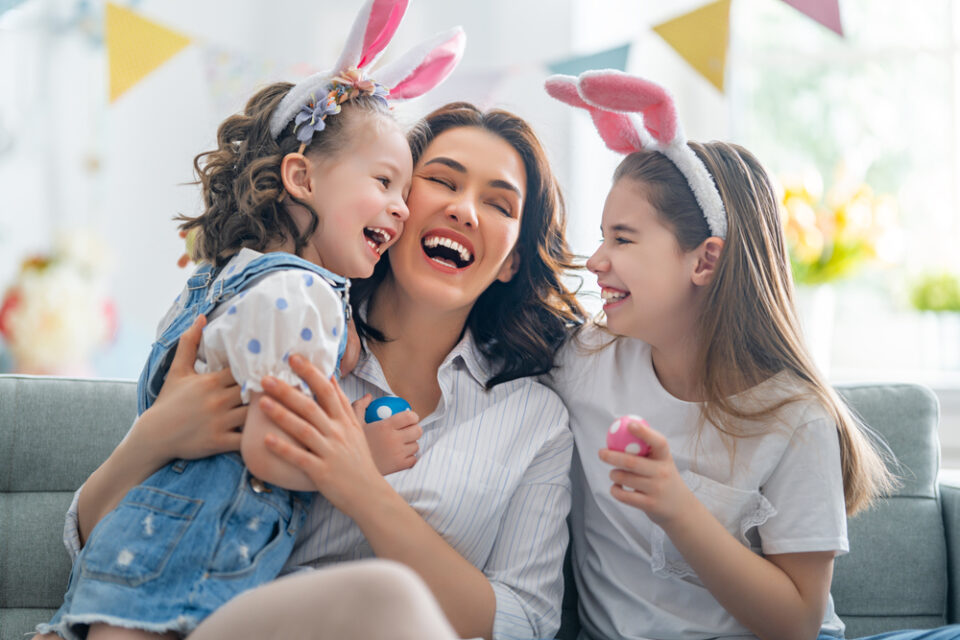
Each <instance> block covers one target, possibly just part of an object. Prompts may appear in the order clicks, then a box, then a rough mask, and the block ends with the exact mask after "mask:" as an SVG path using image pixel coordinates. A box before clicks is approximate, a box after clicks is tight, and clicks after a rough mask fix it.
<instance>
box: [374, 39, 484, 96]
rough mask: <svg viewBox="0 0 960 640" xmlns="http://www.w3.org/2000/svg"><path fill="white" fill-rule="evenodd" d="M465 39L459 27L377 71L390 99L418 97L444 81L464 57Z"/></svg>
mask: <svg viewBox="0 0 960 640" xmlns="http://www.w3.org/2000/svg"><path fill="white" fill-rule="evenodd" d="M466 41H467V36H466V34H465V33H464V32H463V29H461V28H460V27H454V28H453V29H450V30H449V31H444V32H443V33H440V34H437V35H436V36H434V37H433V38H431V39H430V40H427V41H426V42H423V43H422V44H420V45H418V46H416V47H414V48H413V49H411V50H410V51H408V52H407V53H405V54H404V55H403V56H401V57H400V58H399V59H397V60H395V61H393V62H391V63H390V64H388V65H386V66H385V67H383V68H382V69H378V70H377V72H376V77H377V82H379V83H380V84H382V85H383V86H385V87H387V89H389V91H390V95H389V99H390V100H409V99H410V98H416V97H417V96H421V95H423V94H424V93H426V92H427V91H429V90H431V89H433V88H434V87H436V86H437V85H438V84H440V83H441V82H443V81H444V80H446V78H447V76H449V75H450V73H451V72H453V70H454V68H455V67H456V66H457V63H458V62H460V58H461V56H463V48H464V46H465V45H466Z"/></svg>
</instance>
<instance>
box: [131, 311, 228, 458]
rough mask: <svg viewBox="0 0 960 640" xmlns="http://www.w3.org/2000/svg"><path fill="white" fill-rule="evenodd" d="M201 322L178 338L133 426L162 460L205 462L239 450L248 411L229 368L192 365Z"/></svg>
mask: <svg viewBox="0 0 960 640" xmlns="http://www.w3.org/2000/svg"><path fill="white" fill-rule="evenodd" d="M205 325H206V318H205V317H204V316H199V317H198V318H197V320H196V321H195V322H194V323H193V325H191V327H190V328H189V329H187V330H186V331H185V332H184V333H183V335H181V336H180V341H179V342H178V344H177V352H176V355H175V356H174V358H173V362H172V364H171V365H170V370H169V372H168V373H167V377H166V379H165V380H164V382H163V388H161V389H160V395H158V396H157V400H156V402H154V403H153V405H152V406H151V407H150V408H149V409H147V410H146V411H145V412H144V413H143V414H142V415H141V416H140V417H139V418H138V419H137V422H136V424H135V425H134V430H133V433H134V434H135V436H136V437H138V438H140V439H141V441H142V442H144V443H145V444H148V445H149V446H151V447H153V448H154V450H155V451H157V452H158V453H159V454H160V455H162V456H163V457H164V458H166V459H167V460H173V459H176V458H185V459H196V458H205V457H207V456H211V455H214V454H217V453H224V452H226V451H238V450H239V449H240V432H239V429H240V427H242V426H243V423H244V421H245V420H246V417H247V408H246V407H245V406H244V405H243V404H242V401H241V399H240V387H239V385H237V383H236V381H234V379H233V375H232V374H231V373H230V370H229V369H224V370H222V371H217V372H214V373H196V372H195V371H194V368H193V365H194V362H195V361H196V359H197V348H198V347H199V345H200V337H201V335H202V332H203V327H204V326H205Z"/></svg>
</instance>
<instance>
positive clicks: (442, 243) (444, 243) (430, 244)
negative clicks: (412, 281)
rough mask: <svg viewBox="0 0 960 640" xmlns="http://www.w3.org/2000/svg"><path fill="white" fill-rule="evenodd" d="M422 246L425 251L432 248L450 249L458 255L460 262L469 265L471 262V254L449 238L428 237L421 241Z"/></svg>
mask: <svg viewBox="0 0 960 640" xmlns="http://www.w3.org/2000/svg"><path fill="white" fill-rule="evenodd" d="M423 246H424V247H425V248H427V249H432V248H434V247H446V248H447V249H452V250H453V251H456V252H457V253H459V254H460V260H461V261H462V262H466V263H469V262H470V261H471V260H473V254H472V253H470V251H469V250H468V249H467V248H466V247H465V246H463V245H462V244H460V243H459V242H457V241H456V240H451V239H450V238H442V237H440V236H428V237H426V238H424V239H423Z"/></svg>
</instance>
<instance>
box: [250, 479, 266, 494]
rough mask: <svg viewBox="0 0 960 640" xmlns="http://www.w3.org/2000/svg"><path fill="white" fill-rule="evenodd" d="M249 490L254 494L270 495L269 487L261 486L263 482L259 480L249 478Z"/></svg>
mask: <svg viewBox="0 0 960 640" xmlns="http://www.w3.org/2000/svg"><path fill="white" fill-rule="evenodd" d="M250 488H251V489H253V492H254V493H270V487H268V486H267V485H265V484H263V480H261V479H260V478H254V477H253V476H250Z"/></svg>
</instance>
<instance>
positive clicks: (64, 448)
mask: <svg viewBox="0 0 960 640" xmlns="http://www.w3.org/2000/svg"><path fill="white" fill-rule="evenodd" d="M136 390H137V386H136V383H135V382H132V381H110V380H97V381H93V380H74V379H66V378H43V377H31V376H6V375H0V640H13V639H14V638H16V639H18V640H22V638H23V637H24V635H23V634H24V633H26V632H28V631H30V630H32V629H33V626H34V625H35V624H36V623H37V622H40V621H45V620H47V619H49V618H50V616H51V615H53V612H54V611H55V610H56V609H57V607H59V606H60V603H61V602H62V601H63V592H64V591H65V590H66V588H67V578H68V577H69V574H70V560H69V558H68V556H67V553H66V551H65V550H64V548H63V542H62V537H63V535H62V534H63V514H64V513H65V512H66V510H67V507H68V506H69V505H70V500H71V498H72V496H73V492H74V491H75V490H76V488H77V487H79V486H80V485H81V484H82V483H83V481H84V480H86V478H87V476H89V475H90V473H91V472H92V471H93V470H94V469H96V468H97V466H98V465H99V464H100V463H101V462H103V461H104V460H105V459H106V458H107V456H108V455H109V454H110V452H111V451H112V450H113V448H114V447H115V446H116V445H117V443H118V442H120V440H121V439H122V438H123V434H124V433H126V431H127V429H129V428H130V425H131V424H132V423H133V419H134V417H135V415H136V408H137V397H136Z"/></svg>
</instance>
